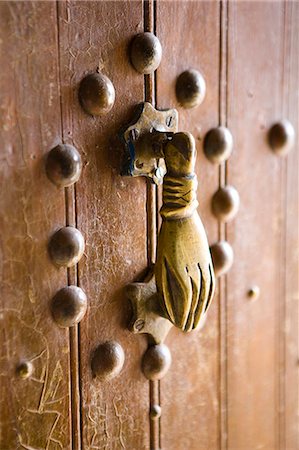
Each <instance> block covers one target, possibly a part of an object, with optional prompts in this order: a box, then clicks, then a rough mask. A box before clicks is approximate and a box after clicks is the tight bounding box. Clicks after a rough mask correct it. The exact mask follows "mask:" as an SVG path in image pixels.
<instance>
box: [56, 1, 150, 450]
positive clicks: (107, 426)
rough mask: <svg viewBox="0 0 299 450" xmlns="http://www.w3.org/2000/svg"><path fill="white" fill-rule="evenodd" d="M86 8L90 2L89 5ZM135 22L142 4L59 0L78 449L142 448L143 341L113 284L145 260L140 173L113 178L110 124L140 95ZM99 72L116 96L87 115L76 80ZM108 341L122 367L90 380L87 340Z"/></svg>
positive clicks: (120, 120) (121, 283)
mask: <svg viewBox="0 0 299 450" xmlns="http://www.w3.org/2000/svg"><path fill="white" fill-rule="evenodd" d="M91 5H92V6H91ZM142 29H143V15H142V2H141V1H137V2H136V1H132V2H125V3H124V2H92V4H91V3H90V2H60V3H59V37H60V67H61V92H62V110H63V115H62V119H63V131H64V136H65V139H66V142H69V143H72V144H74V145H75V146H76V147H77V148H78V150H79V151H80V153H81V155H82V157H83V159H84V169H83V172H82V175H81V179H80V181H79V182H78V183H77V185H76V212H77V226H78V228H79V229H80V231H81V232H82V233H83V235H84V236H85V238H86V251H85V252H86V257H85V258H83V259H82V260H81V262H80V264H79V270H78V279H79V282H80V286H81V287H82V288H83V289H84V291H85V292H86V294H87V296H88V301H89V310H88V312H87V314H86V317H85V318H84V320H83V321H82V322H81V324H80V327H79V336H80V367H81V373H80V375H81V388H82V401H81V405H82V411H81V413H82V424H83V425H82V430H83V432H82V439H83V448H86V449H104V448H105V449H108V448H109V449H111V450H112V449H115V450H116V449H117V450H119V449H122V448H132V449H138V450H142V449H146V448H148V447H149V425H148V405H149V388H148V382H147V381H146V379H145V378H144V377H143V375H142V373H141V370H140V361H141V356H142V353H143V351H144V350H145V348H146V340H145V338H144V339H142V338H141V339H138V338H136V336H134V335H132V334H131V333H130V332H129V331H128V330H127V328H126V327H127V325H128V320H129V317H130V311H129V304H128V301H127V300H126V298H125V295H124V291H123V288H124V287H125V285H126V284H127V283H129V282H131V281H132V280H134V278H135V277H137V275H138V274H139V273H140V272H141V271H142V270H143V269H144V268H145V267H146V264H147V262H146V215H145V213H146V210H145V208H146V189H145V182H144V180H141V179H140V180H139V179H126V178H123V177H121V176H120V175H119V174H120V163H121V152H122V145H121V143H120V141H119V140H118V133H119V130H120V127H121V126H123V125H126V122H128V121H129V120H131V115H132V112H133V110H134V107H135V105H136V104H137V103H138V102H140V101H142V100H143V84H144V79H143V76H142V75H139V74H137V73H136V72H135V71H134V70H133V68H132V67H131V65H130V62H129V59H128V53H127V51H128V50H127V49H128V44H129V42H130V39H131V38H132V37H133V36H134V34H135V33H137V32H139V31H142ZM96 70H99V71H100V72H103V73H104V74H105V75H107V76H108V77H109V78H110V79H111V81H112V83H113V84H114V87H115V91H116V101H115V105H114V107H113V109H112V110H111V112H109V113H108V114H107V115H106V116H103V117H97V118H96V117H91V116H89V115H87V114H86V113H85V112H84V111H83V110H82V109H81V107H80V105H79V102H78V97H77V92H78V86H79V83H80V80H81V79H82V78H83V77H84V76H85V75H86V74H87V73H91V72H95V71H96ZM106 340H116V341H117V342H119V343H120V344H121V345H122V347H123V349H124V352H125V357H126V360H125V365H124V368H123V370H122V372H121V374H120V375H119V376H118V378H115V379H113V380H111V381H110V382H107V383H100V382H99V381H97V380H96V379H93V378H92V373H91V369H90V359H91V355H92V352H93V351H94V349H95V348H96V347H97V345H99V344H101V343H103V342H105V341H106Z"/></svg>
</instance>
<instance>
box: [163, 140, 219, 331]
mask: <svg viewBox="0 0 299 450" xmlns="http://www.w3.org/2000/svg"><path fill="white" fill-rule="evenodd" d="M164 153H165V163H166V167H167V174H166V176H165V177H164V183H163V206H162V208H161V210H160V214H161V216H162V219H163V221H162V226H161V230H160V234H159V241H158V250H157V262H156V264H155V277H156V285H157V290H158V296H159V300H160V303H161V306H162V308H163V311H164V314H165V317H167V318H168V319H169V320H170V321H171V322H172V323H173V324H174V325H175V326H176V327H178V328H180V329H181V330H184V331H191V330H192V329H195V328H196V327H197V326H198V325H199V323H200V319H201V318H202V317H203V315H205V313H206V311H207V309H208V306H209V304H210V301H211V299H212V297H213V294H214V289H215V277H214V271H213V265H212V260H211V255H210V250H209V245H208V241H207V237H206V233H205V230H204V227H203V225H202V222H201V220H200V217H199V215H198V213H197V210H196V209H197V206H198V203H197V199H196V190H197V178H196V175H195V173H194V165H195V158H196V150H195V142H194V138H193V136H192V135H191V134H189V133H176V134H174V136H173V138H172V140H171V141H169V142H168V143H167V144H166V147H165V150H164Z"/></svg>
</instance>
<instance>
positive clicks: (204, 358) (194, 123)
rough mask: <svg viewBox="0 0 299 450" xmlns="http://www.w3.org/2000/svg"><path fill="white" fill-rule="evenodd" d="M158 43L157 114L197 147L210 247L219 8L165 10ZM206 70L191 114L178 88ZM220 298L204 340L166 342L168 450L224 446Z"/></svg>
mask: <svg viewBox="0 0 299 450" xmlns="http://www.w3.org/2000/svg"><path fill="white" fill-rule="evenodd" d="M156 28H157V36H158V37H159V39H160V41H161V44H162V47H163V59H162V62H161V65H160V68H159V69H158V71H157V107H158V108H169V107H176V108H177V109H178V111H179V130H180V131H188V132H191V133H192V134H193V136H194V137H195V139H196V143H197V152H198V153H197V166H196V172H197V176H198V181H199V188H198V201H199V208H198V211H199V214H200V216H201V218H202V221H203V224H204V226H205V229H206V231H207V235H208V239H209V241H210V242H213V241H215V240H217V221H216V220H215V218H214V217H213V216H212V214H211V210H210V201H211V197H212V195H213V193H214V191H216V190H217V187H218V167H217V166H213V165H211V164H210V163H209V162H208V161H207V160H206V159H205V157H204V155H203V151H202V140H203V137H204V135H205V133H206V132H207V131H208V129H209V128H211V127H213V126H217V125H218V101H219V98H218V84H219V81H218V77H219V5H218V4H217V3H210V2H206V3H205V2H159V3H158V4H157V24H156ZM189 68H194V69H197V70H199V71H200V72H201V73H202V75H203V77H204V78H205V81H206V84H207V94H206V98H205V100H204V102H203V103H202V104H201V105H200V106H199V107H197V108H195V109H193V110H192V109H191V110H184V109H183V108H182V107H180V106H179V105H178V103H177V101H176V97H175V81H176V78H177V76H178V75H179V74H180V73H181V72H183V71H184V70H186V69H189ZM218 320H219V311H218V299H217V295H216V296H215V298H214V300H213V302H212V305H211V308H210V310H209V313H208V317H207V322H206V324H205V325H204V327H203V329H202V330H200V331H199V332H196V331H195V332H192V333H190V334H184V333H182V332H180V331H179V330H176V329H173V330H172V331H171V333H170V335H169V336H168V338H167V340H166V344H167V345H169V347H170V349H171V352H172V356H173V362H172V366H171V368H170V370H169V372H168V373H167V375H166V377H165V378H164V379H163V380H162V381H161V406H162V418H161V441H162V442H161V448H163V449H164V450H170V449H175V448H185V449H187V448H188V450H193V449H194V450H201V449H204V450H206V449H207V448H209V449H210V450H213V449H216V448H218V440H219V432H220V431H219V368H218V364H219V342H218V339H219V331H218Z"/></svg>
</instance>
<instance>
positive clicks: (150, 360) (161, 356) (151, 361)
mask: <svg viewBox="0 0 299 450" xmlns="http://www.w3.org/2000/svg"><path fill="white" fill-rule="evenodd" d="M170 365H171V353H170V350H169V348H168V347H167V345H165V344H158V345H153V346H151V347H149V348H148V349H147V351H146V352H145V354H144V355H143V359H142V371H143V373H144V375H145V377H146V378H147V379H148V380H160V379H161V378H163V377H164V375H165V374H166V373H167V371H168V369H169V367H170Z"/></svg>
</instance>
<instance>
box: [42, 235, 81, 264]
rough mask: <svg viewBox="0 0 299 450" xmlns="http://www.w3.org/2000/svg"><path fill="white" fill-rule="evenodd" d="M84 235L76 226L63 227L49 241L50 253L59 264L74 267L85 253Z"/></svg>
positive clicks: (55, 262)
mask: <svg viewBox="0 0 299 450" xmlns="http://www.w3.org/2000/svg"><path fill="white" fill-rule="evenodd" d="M84 248H85V244H84V237H83V236H82V234H81V233H80V231H79V230H77V228H75V227H63V228H60V230H58V231H56V233H54V234H53V236H52V237H51V239H50V242H49V254H50V257H51V259H52V261H53V262H54V264H56V265H57V266H62V267H72V266H74V265H75V264H77V263H78V261H80V259H81V257H82V255H83V253H84Z"/></svg>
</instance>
